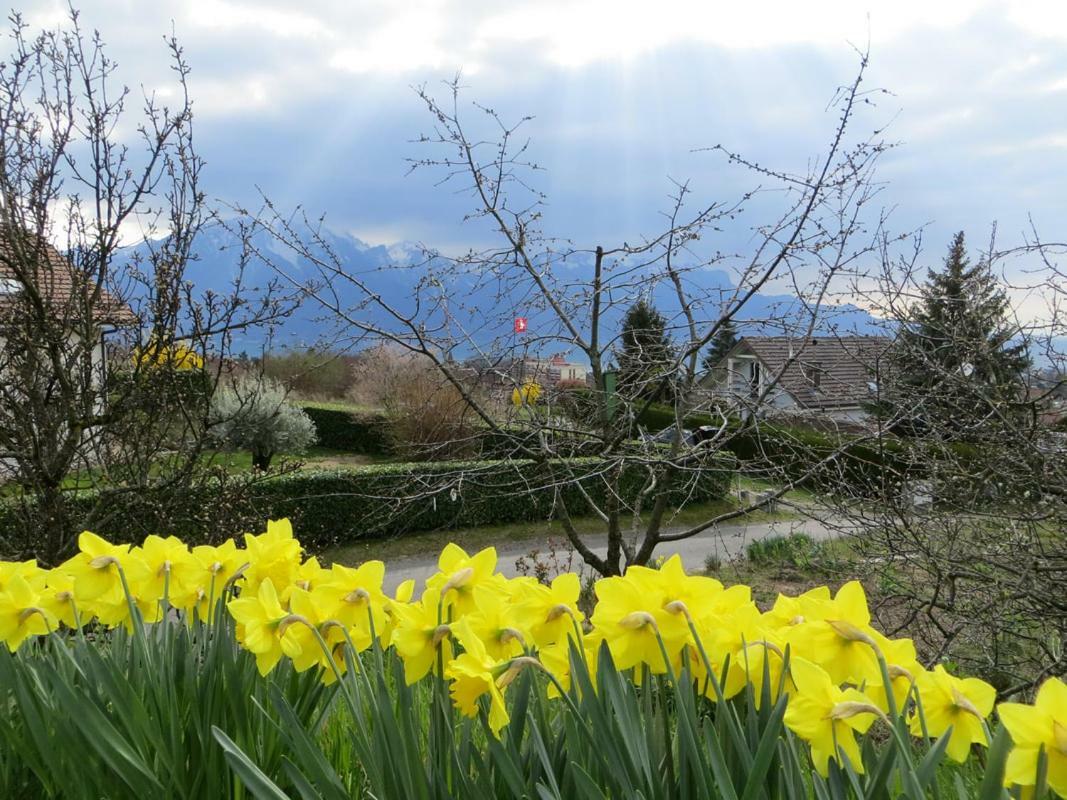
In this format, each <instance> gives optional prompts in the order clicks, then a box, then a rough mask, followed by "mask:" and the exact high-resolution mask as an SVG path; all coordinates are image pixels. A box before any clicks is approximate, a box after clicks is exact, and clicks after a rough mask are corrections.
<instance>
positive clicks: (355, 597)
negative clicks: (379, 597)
mask: <svg viewBox="0 0 1067 800" xmlns="http://www.w3.org/2000/svg"><path fill="white" fill-rule="evenodd" d="M366 600H370V594H368V593H367V590H366V589H356V590H354V591H351V592H349V593H348V594H346V595H345V602H346V603H352V604H356V603H362V602H364V601H366Z"/></svg>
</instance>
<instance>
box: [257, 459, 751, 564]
mask: <svg viewBox="0 0 1067 800" xmlns="http://www.w3.org/2000/svg"><path fill="white" fill-rule="evenodd" d="M606 466H607V465H606V464H605V462H602V461H600V460H598V459H586V458H580V459H567V460H561V461H556V462H547V463H543V464H537V463H534V462H522V461H510V462H499V461H497V462H494V461H471V462H462V461H439V462H432V463H426V464H387V465H376V466H374V467H367V468H362V469H358V470H332V471H323V472H313V473H309V472H299V473H294V474H291V475H287V476H283V477H280V478H278V479H277V480H275V481H268V482H266V483H264V484H262V485H261V486H260V487H259V488H258V490H257V492H256V495H257V498H256V500H257V501H258V503H260V504H261V505H260V506H259V511H260V516H262V518H263V519H267V518H271V517H283V516H284V517H289V518H290V519H292V520H293V524H294V525H296V526H297V530H299V531H300V538H301V541H302V542H304V544H305V546H307V547H308V548H309V549H311V550H320V549H324V548H326V547H330V546H333V545H337V544H341V543H344V542H350V541H353V540H356V539H363V538H385V537H392V536H402V535H404V534H406V533H411V532H415V531H427V530H442V529H450V528H464V527H471V526H475V525H500V524H507V523H514V522H537V521H539V520H547V519H548V518H549V517H550V515H551V512H552V502H553V494H554V491H553V487H554V486H555V485H557V484H558V485H561V486H562V495H563V499H564V501H565V502H566V504H567V508H568V509H569V510H570V513H571V514H575V515H580V514H585V513H588V512H589V509H588V505H587V503H586V501H585V499H584V497H583V494H582V489H584V490H585V491H586V492H587V493H588V494H589V496H590V497H591V498H592V499H593V501H594V502H596V503H598V504H601V503H603V502H604V500H605V497H606V496H607V483H606V482H605V480H604V478H603V477H602V475H601V473H602V471H603V470H604V469H605V468H606ZM733 467H734V462H733V460H732V459H724V458H722V457H719V458H717V459H715V460H714V461H709V463H708V464H707V465H706V466H705V467H704V468H702V469H701V470H700V471H699V477H698V479H697V480H696V481H688V482H687V484H688V485H683V486H682V487H680V488H676V489H674V490H673V491H671V493H670V499H671V502H672V504H673V505H681V504H682V503H683V502H707V501H710V500H717V499H720V498H722V497H723V496H724V495H725V494H726V491H727V489H728V488H729V485H730V477H731V475H732V474H733ZM644 480H645V475H644V472H643V470H642V469H641V468H640V467H639V466H636V465H631V466H627V467H626V468H625V470H624V472H623V475H622V479H621V481H620V488H621V491H622V495H623V497H624V498H625V499H627V500H631V499H633V498H635V497H636V496H637V492H638V491H639V489H640V487H641V486H642V485H643V482H644ZM579 482H580V483H581V489H580V488H579V486H578V485H577V484H578V483H579Z"/></svg>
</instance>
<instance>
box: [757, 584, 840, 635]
mask: <svg viewBox="0 0 1067 800" xmlns="http://www.w3.org/2000/svg"><path fill="white" fill-rule="evenodd" d="M832 603H833V597H832V595H831V594H830V589H829V588H828V587H826V586H817V587H815V588H814V589H809V590H808V591H806V592H804V593H803V594H801V595H798V596H797V597H791V596H789V595H785V594H779V595H778V598H777V599H776V600H775V601H774V607H773V608H771V610H770V611H768V612H767V613H766V614H764V615H763V617H764V620H763V621H764V624H766V625H767V627H769V628H784V627H787V626H793V625H799V624H801V623H802V622H808V621H811V620H819V619H825V618H826V616H827V614H828V613H829V610H830V608H831V607H832Z"/></svg>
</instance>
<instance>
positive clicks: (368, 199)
mask: <svg viewBox="0 0 1067 800" xmlns="http://www.w3.org/2000/svg"><path fill="white" fill-rule="evenodd" d="M80 7H81V8H82V11H83V19H84V22H85V23H86V24H87V25H89V26H94V27H97V28H99V29H100V30H101V32H102V33H103V35H104V38H105V39H106V41H107V42H108V43H109V45H110V47H111V52H112V55H113V56H114V57H115V58H116V60H117V61H118V62H119V76H120V77H121V79H122V80H123V81H125V82H126V83H128V84H130V85H131V86H138V85H144V86H145V87H147V88H149V89H155V90H160V91H163V92H165V91H167V86H168V80H169V78H168V72H167V62H166V53H165V50H164V48H163V44H162V36H163V34H165V33H167V32H169V31H170V29H171V27H172V25H173V29H174V31H175V32H176V33H177V35H178V37H179V38H180V40H181V41H182V42H183V44H184V46H185V49H186V53H187V56H188V59H189V61H190V63H191V65H192V67H193V70H194V72H193V77H192V92H193V96H194V98H195V110H196V112H197V119H198V122H197V125H198V130H197V137H198V141H199V145H200V148H201V152H202V154H203V155H204V156H205V157H206V159H207V161H208V176H207V179H208V187H209V189H210V191H211V192H212V193H213V194H214V195H215V196H217V197H218V198H221V199H225V200H231V201H237V202H248V201H249V199H250V198H252V197H254V187H256V186H260V187H262V188H263V190H265V191H266V192H267V193H268V194H270V195H271V196H272V197H274V198H276V199H278V200H279V201H280V202H282V203H283V204H294V203H304V204H306V205H307V206H308V207H310V208H312V209H313V210H316V211H319V210H321V211H325V212H326V213H327V215H328V220H329V221H330V223H331V224H332V225H333V226H334V227H336V228H339V229H343V230H345V231H348V232H351V233H353V234H355V235H357V236H359V237H361V238H363V239H365V240H367V241H369V242H373V243H390V242H396V241H400V240H418V241H422V242H426V243H429V244H433V245H436V246H440V247H444V248H449V247H455V246H460V245H464V244H467V243H468V242H470V241H472V240H473V239H476V238H477V236H478V232H477V231H475V230H472V229H470V228H469V227H465V226H464V225H462V224H461V219H460V218H461V216H462V211H463V208H464V199H463V198H462V197H459V196H456V195H455V194H454V193H453V192H451V191H449V190H448V189H445V190H441V189H434V187H433V183H434V180H433V178H434V176H431V175H424V174H418V173H416V174H415V175H411V176H407V175H406V173H407V166H406V164H405V160H404V159H405V158H406V157H410V156H417V155H419V154H420V151H419V149H418V146H417V145H414V144H412V143H411V140H412V139H414V138H415V137H416V136H417V135H418V134H419V133H421V132H423V131H425V130H426V129H427V128H428V127H429V120H428V118H427V116H426V113H425V110H424V109H423V108H421V107H420V103H419V101H418V98H417V97H416V96H415V94H414V92H413V90H412V88H411V87H412V86H414V85H418V84H421V83H427V84H428V85H430V86H431V87H433V86H436V85H438V84H439V82H440V81H442V80H444V79H446V78H448V77H450V76H452V75H453V74H455V73H456V72H457V71H458V70H462V73H463V82H464V84H465V85H466V86H467V87H469V88H468V90H467V94H468V96H469V97H470V98H471V99H477V100H478V101H479V102H481V103H483V104H485V105H489V106H492V107H494V108H495V109H497V110H499V111H500V112H501V113H502V114H504V115H505V116H515V117H517V116H519V115H522V114H530V115H533V116H534V117H535V119H534V120H533V121H532V122H530V123H529V125H528V126H527V133H528V134H529V136H530V137H531V139H532V140H533V156H534V158H535V159H536V160H537V161H538V162H539V163H541V164H542V165H543V166H544V167H545V172H544V173H543V174H542V175H541V176H540V178H539V181H540V183H539V188H541V189H543V190H544V191H545V192H546V193H547V194H548V196H549V201H550V202H549V206H548V217H547V225H548V227H549V229H550V230H551V231H552V232H553V233H555V234H557V235H560V236H566V237H572V238H574V239H575V240H576V241H577V242H579V243H580V244H582V245H595V244H597V243H600V242H603V243H605V244H608V243H611V242H620V241H622V240H624V239H627V240H630V241H632V240H634V239H635V238H637V236H638V235H639V234H640V233H641V232H642V231H650V230H653V229H655V227H656V226H657V225H658V224H660V223H659V217H658V213H659V211H660V210H661V209H663V208H664V206H665V203H666V196H667V194H668V192H669V190H670V184H669V180H668V179H669V178H676V179H689V180H691V182H692V185H693V187H694V188H695V189H696V194H697V196H699V197H701V198H708V199H714V198H722V199H726V198H729V197H731V196H733V195H734V194H736V193H737V192H738V191H740V190H742V189H744V188H748V187H750V186H751V185H752V184H753V179H752V177H751V176H749V175H745V174H742V173H739V172H737V171H735V170H733V169H730V168H728V167H727V166H726V165H725V164H724V163H723V160H722V158H718V157H716V156H715V155H713V154H710V153H707V152H696V151H697V150H699V148H702V147H707V146H709V145H713V144H716V143H720V142H721V143H723V144H725V145H727V146H729V147H732V148H735V149H738V150H741V151H743V152H745V153H746V154H748V155H749V156H751V157H752V158H753V159H755V160H758V161H760V162H762V163H767V164H770V165H775V166H778V167H781V168H783V169H787V170H802V169H803V168H804V165H805V164H806V163H807V160H808V159H809V158H810V157H811V156H812V155H813V154H815V153H817V152H818V151H819V148H820V147H821V146H822V145H823V144H824V143H825V142H826V140H827V137H828V135H829V134H830V133H831V132H832V127H833V124H834V121H835V120H834V116H833V115H832V113H829V112H828V111H827V102H828V101H829V99H830V98H831V96H832V95H833V92H834V90H835V88H836V87H837V86H839V85H840V84H843V83H846V82H848V80H849V79H850V78H851V76H852V75H853V73H854V70H855V68H856V63H857V59H856V55H855V52H854V50H853V45H859V46H861V47H862V46H865V45H866V43H867V42H868V41H869V42H870V51H871V57H872V66H871V70H870V74H869V81H868V83H869V85H871V86H877V87H882V88H885V89H888V90H890V92H891V94H887V95H884V96H882V98H881V99H880V101H879V105H878V106H877V107H874V108H870V109H865V112H864V115H863V117H861V119H860V121H859V124H860V125H861V126H867V127H870V128H874V127H876V126H880V125H883V124H885V123H886V122H888V121H890V120H892V125H891V127H890V129H889V137H890V138H892V139H895V140H898V141H900V142H901V143H902V146H901V147H900V148H899V149H897V150H895V151H893V152H891V153H890V154H889V155H888V156H887V157H886V159H885V161H884V164H883V168H882V171H881V177H882V178H883V179H884V180H886V181H888V187H887V189H886V191H885V192H884V193H883V195H882V200H883V202H884V203H885V204H886V205H887V206H893V207H895V212H894V214H895V216H894V221H895V225H896V226H897V227H898V228H900V229H904V228H913V227H916V226H919V225H929V228H928V232H927V241H928V242H930V244H931V245H932V246H933V245H936V252H938V253H940V252H941V249H942V247H943V244H944V243H945V242H947V238H948V236H949V235H950V233H951V232H952V231H954V230H956V229H960V228H962V229H965V230H966V231H967V232H968V233H969V234H971V235H972V236H973V237H976V238H983V237H985V236H986V234H987V232H988V229H989V225H990V224H991V223H992V222H993V221H998V222H999V225H1000V230H1001V232H1002V234H1003V235H1004V236H1005V237H1014V238H1018V235H1019V234H1021V232H1022V231H1023V230H1024V229H1025V228H1026V227H1027V217H1028V215H1032V216H1033V218H1034V220H1035V221H1036V223H1037V224H1038V225H1039V227H1040V229H1041V231H1042V232H1043V234H1044V235H1046V236H1049V237H1060V238H1061V239H1062V238H1064V237H1065V236H1067V232H1065V231H1064V228H1065V227H1067V213H1065V212H1067V191H1065V175H1067V113H1065V112H1067V3H1065V2H1063V0H1044V1H1043V2H1038V1H1037V0H1035V1H1034V2H1026V1H1025V0H1016V1H1015V2H980V1H978V0H972V1H971V2H966V1H958V2H953V1H952V0H939V1H938V2H932V1H931V0H892V1H891V2H881V1H880V0H833V1H827V2H810V3H798V2H795V0H793V1H791V2H782V3H767V2H759V0H749V1H748V2H729V3H727V2H719V1H718V0H702V1H701V0H696V1H695V2H674V1H673V0H657V2H647V0H645V1H644V2H637V3H631V2H626V1H625V0H623V1H620V0H613V2H599V1H597V0H510V1H509V2H505V3H501V2H499V0H494V2H489V1H488V0H436V1H435V0H404V2H395V0H376V1H375V0H333V1H331V0H302V1H301V2H292V0H243V1H242V0H185V1H183V2H177V1H173V2H168V1H167V0H155V1H154V2H152V3H145V2H142V1H141V0H125V1H123V0H85V1H84V2H83V3H81V4H80ZM20 10H21V11H22V12H24V14H25V16H26V18H27V20H28V21H29V22H30V23H31V24H33V25H51V24H56V23H58V22H59V21H60V20H61V19H62V16H63V6H62V4H60V3H54V2H49V1H47V0H43V1H38V2H32V1H30V0H28V1H27V2H26V3H24V4H23V5H21V6H20Z"/></svg>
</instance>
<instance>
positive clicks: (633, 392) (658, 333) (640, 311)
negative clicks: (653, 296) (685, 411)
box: [616, 298, 675, 400]
mask: <svg viewBox="0 0 1067 800" xmlns="http://www.w3.org/2000/svg"><path fill="white" fill-rule="evenodd" d="M619 338H620V339H621V341H622V347H621V349H620V350H619V351H618V353H617V355H616V357H617V360H618V373H619V385H618V388H619V393H620V394H622V395H624V396H625V397H626V398H627V399H630V400H637V399H643V400H665V399H669V398H671V397H673V391H672V386H671V382H672V378H671V376H672V374H673V373H674V370H675V356H674V346H673V345H672V344H671V339H670V336H669V335H668V333H667V320H666V319H665V318H664V316H663V315H662V314H660V313H659V311H657V310H656V307H655V306H653V305H652V303H651V302H649V301H648V300H646V299H644V298H642V299H640V300H638V301H637V302H635V303H634V304H633V305H632V306H630V309H629V310H628V311H627V312H626V317H625V318H624V319H623V322H622V331H621V333H620V335H619Z"/></svg>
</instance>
